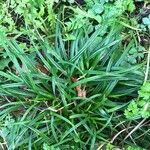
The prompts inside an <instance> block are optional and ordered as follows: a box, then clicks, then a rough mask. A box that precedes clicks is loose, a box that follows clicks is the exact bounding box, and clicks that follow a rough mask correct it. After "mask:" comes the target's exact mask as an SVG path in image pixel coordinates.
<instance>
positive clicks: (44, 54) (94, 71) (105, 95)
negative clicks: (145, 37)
mask: <svg viewBox="0 0 150 150" xmlns="http://www.w3.org/2000/svg"><path fill="white" fill-rule="evenodd" d="M69 2H70V1H68V2H60V1H58V2H57V3H55V2H54V1H48V0H46V1H41V2H40V3H38V4H36V2H34V1H25V2H24V4H22V3H21V1H18V2H17V1H13V4H14V5H12V3H10V8H12V9H13V11H14V12H15V13H17V14H18V15H19V16H20V17H22V20H23V21H24V24H23V26H22V27H21V28H22V31H23V35H25V36H26V37H27V40H25V41H21V40H20V36H19V35H20V34H22V33H21V28H20V29H19V30H17V34H15V35H13V38H12V37H11V36H10V34H9V30H8V29H7V28H5V29H4V28H2V29H1V33H0V39H1V42H0V45H1V49H2V51H1V56H0V57H1V62H2V63H1V65H0V98H1V101H0V103H1V106H0V110H1V112H0V136H1V139H0V140H1V143H2V144H1V147H2V148H3V149H10V150H11V149H43V150H53V149H54V150H63V149H64V150H65V149H74V150H77V149H91V150H93V149H112V148H115V147H116V148H121V149H132V148H133V149H134V148H135V149H142V148H146V149H147V148H149V140H150V136H149V129H148V126H149V121H148V119H147V118H148V117H149V116H148V117H147V116H146V117H145V116H144V120H141V118H138V117H134V114H130V113H132V112H130V110H131V109H130V107H132V106H133V105H132V104H133V102H134V103H135V105H138V102H136V101H134V99H137V98H138V91H139V89H140V87H141V86H142V85H143V82H144V79H145V82H147V80H148V77H146V78H145V74H144V71H145V68H146V70H149V64H148V63H147V67H146V62H148V61H147V60H146V59H145V58H146V54H145V53H146V48H147V45H146V46H145V45H142V44H141V43H140V42H139V41H138V38H137V36H136V34H137V33H138V34H140V33H139V29H138V28H137V27H136V26H135V27H134V26H131V25H130V24H132V22H131V20H129V18H128V17H127V15H126V14H125V13H126V12H128V14H130V12H133V11H134V10H135V5H134V3H133V1H131V2H130V1H119V0H118V1H115V2H108V1H105V2H100V3H99V2H98V1H93V2H92V3H90V1H85V3H84V4H83V5H79V3H78V4H77V3H76V2H74V3H73V2H72V3H69ZM21 4H22V5H21ZM46 4H47V5H46ZM3 5H6V3H5V2H3V4H2V6H3ZM20 5H21V6H20ZM28 5H29V6H30V7H31V8H32V9H31V8H30V10H31V11H34V13H32V12H30V11H29V12H28V13H27V14H25V13H24V12H23V11H28V9H26V10H25V9H24V7H25V8H26V7H27V8H28ZM93 7H94V8H93ZM95 7H96V9H95ZM10 8H9V7H7V9H8V10H9V9H10ZM99 9H100V10H99ZM58 10H59V12H58ZM18 11H19V12H18ZM41 11H42V12H41ZM49 11H50V12H51V13H49ZM41 13H42V14H41ZM26 15H27V16H26ZM32 15H33V16H34V17H33V21H35V22H36V24H34V23H33V22H28V21H29V20H28V17H29V16H30V17H31V18H32ZM46 15H47V16H48V18H49V17H52V16H51V15H53V17H52V18H53V20H52V19H50V20H49V22H47V18H45V17H46ZM35 16H36V17H39V20H38V19H37V18H36V17H35ZM40 21H41V22H40ZM38 22H40V23H41V24H38ZM32 23H33V24H32ZM48 23H50V24H51V23H52V24H53V25H54V26H49V27H48ZM17 25H18V24H17ZM1 26H3V27H5V26H6V25H5V23H4V22H3V23H2V24H1ZM15 28H17V27H15ZM47 28H48V30H45V29H47ZM49 30H50V32H47V31H49ZM33 31H35V33H33ZM11 32H12V33H13V34H14V33H15V30H12V31H11ZM16 37H17V38H16ZM18 37H19V38H18ZM148 57H149V56H148ZM148 60H149V58H148ZM146 76H148V72H147V71H146ZM144 85H145V86H148V83H147V84H144ZM144 85H143V86H142V88H141V90H140V91H139V95H140V93H141V91H142V92H143V90H142V89H143V88H144ZM146 92H147V93H148V92H149V91H146ZM139 97H140V96H139ZM142 97H143V96H142ZM142 101H144V102H145V100H142ZM128 104H129V105H128ZM142 104H143V103H142ZM135 105H134V106H135ZM148 107H149V106H148ZM134 108H135V107H134ZM137 110H138V109H137V108H136V111H137ZM141 111H142V110H141ZM140 115H141V114H140ZM130 116H132V117H130ZM141 139H142V140H141Z"/></svg>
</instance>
